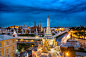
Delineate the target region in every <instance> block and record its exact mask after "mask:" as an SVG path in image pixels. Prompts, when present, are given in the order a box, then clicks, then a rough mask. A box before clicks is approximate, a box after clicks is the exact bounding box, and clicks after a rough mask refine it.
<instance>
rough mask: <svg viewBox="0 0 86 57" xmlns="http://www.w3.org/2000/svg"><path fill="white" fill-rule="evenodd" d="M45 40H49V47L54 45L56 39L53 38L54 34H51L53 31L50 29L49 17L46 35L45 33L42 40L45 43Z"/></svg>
mask: <svg viewBox="0 0 86 57" xmlns="http://www.w3.org/2000/svg"><path fill="white" fill-rule="evenodd" d="M45 39H47V41H48V43H49V45H51V46H52V45H53V41H54V38H53V37H52V33H51V29H50V22H49V16H48V18H47V29H46V33H45V36H44V38H43V39H42V40H43V43H44V42H45Z"/></svg>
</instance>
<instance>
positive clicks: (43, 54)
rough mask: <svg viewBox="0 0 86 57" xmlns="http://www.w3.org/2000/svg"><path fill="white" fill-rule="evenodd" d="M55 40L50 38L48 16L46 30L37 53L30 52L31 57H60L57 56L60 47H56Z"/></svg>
mask: <svg viewBox="0 0 86 57" xmlns="http://www.w3.org/2000/svg"><path fill="white" fill-rule="evenodd" d="M55 41H56V39H54V38H53V37H52V34H51V29H50V23H49V16H48V18H47V28H46V33H45V36H44V38H42V42H41V44H38V48H37V51H35V49H34V50H32V56H33V57H57V56H58V57H61V56H60V54H59V51H60V46H57V42H55Z"/></svg>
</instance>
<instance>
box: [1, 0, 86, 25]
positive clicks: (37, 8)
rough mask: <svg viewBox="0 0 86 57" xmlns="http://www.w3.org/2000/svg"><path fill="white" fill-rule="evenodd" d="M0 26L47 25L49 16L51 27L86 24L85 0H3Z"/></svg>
mask: <svg viewBox="0 0 86 57" xmlns="http://www.w3.org/2000/svg"><path fill="white" fill-rule="evenodd" d="M0 5H1V6H0V8H1V9H0V27H3V26H4V27H8V26H12V25H24V24H25V25H28V26H30V27H32V26H33V25H34V22H35V21H36V23H37V25H38V24H40V23H42V26H43V27H46V24H47V22H46V21H47V16H48V15H49V18H50V23H51V24H50V25H51V27H53V26H54V27H58V26H64V27H69V26H79V25H83V26H86V23H85V21H86V7H85V6H86V1H85V0H79V1H78V0H70V1H68V0H57V1H55V0H49V1H48V0H47V1H45V0H36V1H34V0H33V1H30V0H15V2H14V1H13V0H7V1H6V0H1V1H0Z"/></svg>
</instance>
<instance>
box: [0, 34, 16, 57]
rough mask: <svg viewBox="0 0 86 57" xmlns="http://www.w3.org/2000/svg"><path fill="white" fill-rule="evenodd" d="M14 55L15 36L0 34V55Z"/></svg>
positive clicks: (12, 56) (11, 56)
mask: <svg viewBox="0 0 86 57" xmlns="http://www.w3.org/2000/svg"><path fill="white" fill-rule="evenodd" d="M15 56H16V38H14V37H12V36H8V35H0V57H15Z"/></svg>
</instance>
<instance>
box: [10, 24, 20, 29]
mask: <svg viewBox="0 0 86 57" xmlns="http://www.w3.org/2000/svg"><path fill="white" fill-rule="evenodd" d="M10 28H16V29H18V28H19V26H15V25H14V26H10Z"/></svg>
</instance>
